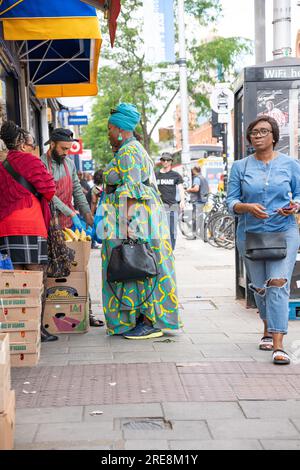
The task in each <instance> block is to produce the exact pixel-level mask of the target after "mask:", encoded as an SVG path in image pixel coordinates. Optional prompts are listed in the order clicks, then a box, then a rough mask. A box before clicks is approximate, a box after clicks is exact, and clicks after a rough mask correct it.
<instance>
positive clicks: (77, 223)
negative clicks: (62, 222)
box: [72, 215, 82, 232]
mask: <svg viewBox="0 0 300 470" xmlns="http://www.w3.org/2000/svg"><path fill="white" fill-rule="evenodd" d="M72 222H73V226H74V227H75V230H76V229H77V228H78V230H79V231H80V232H81V230H82V224H81V222H80V219H79V217H78V215H74V217H72Z"/></svg>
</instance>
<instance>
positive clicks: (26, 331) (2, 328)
mask: <svg viewBox="0 0 300 470" xmlns="http://www.w3.org/2000/svg"><path fill="white" fill-rule="evenodd" d="M0 333H9V341H10V342H16V343H20V342H23V343H36V342H37V341H38V339H39V337H40V334H41V325H40V319H38V320H28V321H22V320H21V321H15V322H0Z"/></svg>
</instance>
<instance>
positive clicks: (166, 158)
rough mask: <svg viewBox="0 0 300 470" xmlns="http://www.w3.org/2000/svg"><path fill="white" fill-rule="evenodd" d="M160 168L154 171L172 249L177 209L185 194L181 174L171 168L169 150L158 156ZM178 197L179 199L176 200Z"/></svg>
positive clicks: (183, 204)
mask: <svg viewBox="0 0 300 470" xmlns="http://www.w3.org/2000/svg"><path fill="white" fill-rule="evenodd" d="M160 162H161V169H160V170H159V172H158V173H156V180H157V186H158V190H159V192H160V197H161V200H162V202H163V203H164V207H165V210H166V213H167V218H168V222H169V228H170V237H171V244H172V249H173V250H174V249H175V246H176V238H177V225H178V214H179V210H181V211H183V210H184V207H185V196H184V188H183V179H182V176H181V175H180V174H179V173H177V171H174V170H173V169H172V163H173V156H172V154H171V153H169V152H165V153H163V154H162V156H161V158H160ZM178 199H179V200H178Z"/></svg>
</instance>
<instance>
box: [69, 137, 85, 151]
mask: <svg viewBox="0 0 300 470" xmlns="http://www.w3.org/2000/svg"><path fill="white" fill-rule="evenodd" d="M82 151H83V145H82V139H78V142H73V144H72V147H71V148H70V150H69V155H81V154H82Z"/></svg>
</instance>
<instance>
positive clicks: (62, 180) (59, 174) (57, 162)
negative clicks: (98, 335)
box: [41, 128, 103, 327]
mask: <svg viewBox="0 0 300 470" xmlns="http://www.w3.org/2000/svg"><path fill="white" fill-rule="evenodd" d="M74 140H76V139H74V138H73V132H71V131H70V130H69V129H63V128H58V129H54V130H53V131H52V134H51V136H50V139H49V140H48V141H47V142H46V143H45V145H49V150H48V151H47V153H45V154H43V155H42V157H41V159H42V161H43V162H44V164H45V165H46V167H47V168H48V170H49V172H50V173H51V174H52V175H53V178H54V181H55V184H56V193H55V196H54V198H53V203H54V208H55V209H56V211H57V212H58V219H59V223H60V226H61V228H62V229H64V228H70V227H72V226H73V225H74V226H75V228H76V229H78V230H79V231H81V230H82V224H81V221H80V219H79V217H78V215H77V214H76V212H75V209H74V205H75V206H76V207H78V210H79V212H80V214H81V216H82V217H83V218H84V219H85V222H86V224H87V225H89V226H90V227H92V226H93V223H94V219H93V216H92V213H91V209H90V206H89V204H88V202H87V200H86V197H85V195H84V194H83V190H82V187H81V184H80V182H79V179H78V176H77V173H76V167H75V164H74V162H73V161H72V160H71V158H69V157H68V152H69V150H70V148H71V146H72V143H73V142H74ZM73 201H74V205H73ZM89 318H90V326H96V327H99V326H103V322H102V321H100V320H97V319H96V318H95V317H94V315H93V312H92V309H91V299H89Z"/></svg>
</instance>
